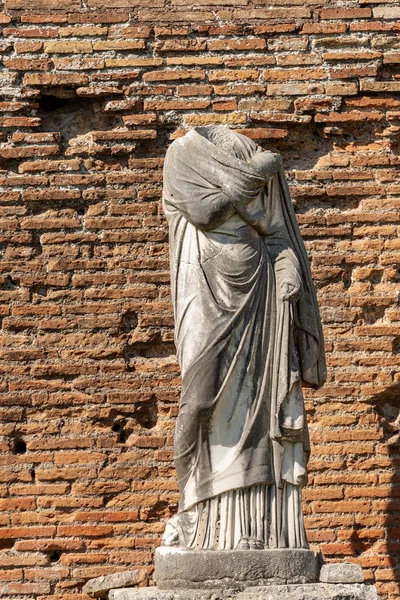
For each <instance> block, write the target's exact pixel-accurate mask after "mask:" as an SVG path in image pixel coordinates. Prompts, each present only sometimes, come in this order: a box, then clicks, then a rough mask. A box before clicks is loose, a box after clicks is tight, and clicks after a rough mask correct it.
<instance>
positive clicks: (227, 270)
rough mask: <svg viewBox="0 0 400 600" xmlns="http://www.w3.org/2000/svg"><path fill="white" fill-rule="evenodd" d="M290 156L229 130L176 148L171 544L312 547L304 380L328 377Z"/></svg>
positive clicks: (200, 131)
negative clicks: (286, 166)
mask: <svg viewBox="0 0 400 600" xmlns="http://www.w3.org/2000/svg"><path fill="white" fill-rule="evenodd" d="M281 165H282V160H281V157H280V156H279V155H278V154H274V153H272V152H269V151H263V150H262V149H261V148H260V147H259V146H257V144H255V143H254V142H253V141H252V140H250V139H249V138H247V137H245V136H244V135H241V134H240V133H237V132H233V131H230V130H229V129H228V128H226V127H224V126H214V125H212V126H209V127H197V128H194V129H192V130H191V131H189V132H188V133H187V134H186V135H185V136H184V137H182V138H179V139H177V140H176V141H174V142H173V143H172V145H171V146H170V148H169V150H168V152H167V155H166V160H165V167H164V194H163V207H164V212H165V214H166V216H167V219H168V223H169V228H170V257H171V288H172V299H173V305H174V317H175V342H176V348H177V355H178V361H179V365H180V367H181V371H182V380H183V386H182V387H183V391H182V397H181V402H180V410H179V415H178V419H177V424H176V434H175V463H176V469H177V476H178V483H179V490H180V505H179V510H178V513H177V514H176V515H175V516H174V517H173V518H172V519H170V521H169V522H168V523H167V526H166V530H165V533H164V537H163V545H166V546H178V547H182V548H190V549H209V550H212V549H215V550H224V549H226V550H231V549H249V548H250V549H266V548H307V547H308V545H307V539H306V536H305V531H304V524H303V513H302V506H301V489H302V486H303V485H304V483H305V482H306V477H307V472H306V465H307V459H308V455H309V438H308V430H307V423H306V418H305V412H304V400H303V394H302V387H301V386H302V385H306V386H310V387H314V388H318V387H319V386H321V385H322V384H323V383H324V381H325V377H326V373H325V371H326V368H325V357H324V348H323V336H322V329H321V321H320V316H319V311H318V305H317V301H316V296H315V290H314V286H313V283H312V280H311V274H310V268H309V263H308V259H307V255H306V251H305V247H304V243H303V240H302V238H301V234H300V231H299V228H298V225H297V222H296V218H295V215H294V211H293V207H292V203H291V200H290V196H289V192H288V187H287V183H286V179H285V175H284V173H283V170H282V166H281Z"/></svg>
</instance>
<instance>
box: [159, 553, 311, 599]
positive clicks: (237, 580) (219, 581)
mask: <svg viewBox="0 0 400 600" xmlns="http://www.w3.org/2000/svg"><path fill="white" fill-rule="evenodd" d="M319 568H320V563H319V555H317V554H316V553H314V552H312V551H311V550H305V549H302V548H290V549H289V548H282V549H274V550H231V551H229V552H227V551H226V550H196V551H193V550H182V549H174V548H167V547H161V548H158V549H157V550H156V556H155V572H154V581H155V583H156V585H157V587H158V589H160V590H176V589H188V588H189V589H192V590H193V589H202V590H205V589H214V588H217V589H218V588H223V589H228V588H234V589H238V590H243V589H245V588H246V587H248V586H249V585H270V584H277V585H278V584H288V583H294V584H300V583H312V582H315V581H318V575H319Z"/></svg>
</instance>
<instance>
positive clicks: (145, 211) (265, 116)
mask: <svg viewBox="0 0 400 600" xmlns="http://www.w3.org/2000/svg"><path fill="white" fill-rule="evenodd" d="M399 19H400V9H399V8H398V6H397V4H396V3H395V2H389V1H388V2H387V3H385V2H384V1H383V2H381V1H379V0H377V1H376V3H374V2H370V3H368V4H367V3H366V2H364V1H363V0H360V1H359V2H357V1H354V0H351V1H350V0H348V1H347V0H344V1H343V2H340V3H335V2H332V3H324V2H319V0H292V1H291V2H288V1H286V0H276V1H274V2H264V0H259V1H258V2H256V0H254V1H253V0H225V1H224V2H218V1H216V0H196V1H194V2H191V0H85V1H83V0H82V1H81V0H68V1H67V0H46V2H44V0H6V3H5V7H4V8H3V12H1V13H0V23H1V27H2V30H3V36H2V38H1V40H0V51H1V53H2V57H3V58H2V70H1V72H0V84H1V98H0V112H1V114H0V124H1V127H2V130H1V133H0V211H1V214H0V228H1V233H0V252H1V257H2V260H1V262H0V266H1V273H0V302H1V303H0V318H1V327H2V329H1V333H0V341H1V362H0V370H1V375H2V377H1V381H0V412H1V425H0V428H1V429H0V435H1V437H0V524H1V525H2V529H1V530H0V566H1V571H0V580H1V583H0V592H1V593H2V594H3V595H4V596H6V597H7V598H11V599H13V598H15V599H17V598H29V599H31V598H32V599H36V598H38V599H40V600H81V599H84V598H88V597H87V596H85V595H82V594H81V593H80V590H81V588H82V586H83V584H84V582H85V581H86V580H87V579H88V578H92V577H97V576H101V575H106V574H110V573H113V572H118V571H125V570H127V569H128V568H145V569H147V572H148V575H149V576H150V575H151V572H152V567H151V564H152V551H153V550H154V548H155V547H156V546H157V545H158V544H159V540H160V535H161V533H162V530H163V527H164V522H165V520H166V519H167V518H168V517H169V516H170V515H171V514H172V513H173V511H174V510H175V509H176V505H177V501H178V495H177V486H176V481H175V473H174V469H173V463H172V457H173V429H174V418H175V416H176V414H177V407H178V399H179V393H180V387H179V386H180V380H179V369H178V366H177V363H176V359H175V357H174V346H173V317H172V311H171V303H170V290H169V268H168V245H167V228H166V223H165V220H164V217H163V215H162V212H161V208H160V189H161V184H162V164H163V156H164V154H165V150H166V148H167V146H168V144H169V143H170V141H171V140H172V139H174V138H176V137H177V136H179V135H181V134H183V133H184V131H185V130H186V129H187V128H188V127H190V126H194V125H201V124H208V123H226V124H228V125H230V126H231V127H233V128H237V129H238V130H240V131H243V132H245V133H246V134H247V135H249V136H250V137H252V138H254V139H255V140H257V141H258V142H259V143H260V144H262V145H263V147H264V148H268V149H272V150H275V151H278V152H280V153H282V155H283V156H284V160H285V167H286V169H287V175H288V178H289V180H290V186H291V193H292V197H293V200H294V202H295V205H296V212H297V214H298V219H299V223H300V225H301V228H302V233H303V236H304V238H305V241H306V245H307V249H308V252H309V256H310V260H311V264H312V269H313V274H314V279H315V282H316V284H317V287H318V296H319V302H320V306H321V310H322V316H323V320H324V325H325V334H326V350H327V357H328V364H329V380H328V383H327V384H326V386H325V387H324V388H322V389H321V390H319V391H314V392H312V391H308V392H307V409H308V416H309V422H310V430H311V438H312V442H313V451H312V457H311V461H310V486H309V487H308V488H307V489H306V490H305V493H304V500H305V513H306V524H307V529H308V536H309V540H310V542H311V543H312V544H313V546H314V545H315V546H316V547H317V546H318V545H319V546H320V547H321V549H322V552H323V553H324V555H325V557H326V559H327V560H343V559H349V560H351V561H354V562H357V563H359V564H360V565H362V567H363V568H364V572H365V575H366V577H367V579H368V580H369V581H371V582H372V581H376V583H377V586H378V591H379V593H380V594H381V597H382V598H384V599H385V598H387V599H395V598H399V585H398V583H397V581H398V580H399V579H400V577H399V572H400V564H399V558H400V486H399V483H400V477H399V475H398V466H399V461H400V456H399V437H400V436H399V431H400V427H399V421H400V419H398V413H399V406H400V405H399V369H398V367H399V349H400V309H399V306H398V297H399V291H400V290H399V273H400V272H399V261H400V243H399V240H398V233H399V227H400V216H399V215H400V212H399V208H400V199H399V196H400V179H399V165H400V158H399V132H400V122H399V121H400V97H399V92H400V41H399V30H400V22H399Z"/></svg>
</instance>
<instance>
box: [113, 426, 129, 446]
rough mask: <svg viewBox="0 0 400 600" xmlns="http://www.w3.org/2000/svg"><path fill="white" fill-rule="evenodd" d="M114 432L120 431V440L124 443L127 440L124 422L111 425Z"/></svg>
mask: <svg viewBox="0 0 400 600" xmlns="http://www.w3.org/2000/svg"><path fill="white" fill-rule="evenodd" d="M111 429H112V431H114V433H118V442H119V443H120V444H124V443H125V441H126V432H125V431H124V423H114V424H113V426H112V427H111Z"/></svg>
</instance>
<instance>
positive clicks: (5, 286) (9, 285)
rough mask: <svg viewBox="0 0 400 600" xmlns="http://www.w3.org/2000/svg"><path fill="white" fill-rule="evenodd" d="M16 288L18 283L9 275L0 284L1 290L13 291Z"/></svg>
mask: <svg viewBox="0 0 400 600" xmlns="http://www.w3.org/2000/svg"><path fill="white" fill-rule="evenodd" d="M17 287H18V282H17V281H16V280H15V279H13V277H11V275H7V276H6V277H5V278H4V280H3V282H2V283H1V284H0V289H2V290H15V289H16V288H17Z"/></svg>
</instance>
